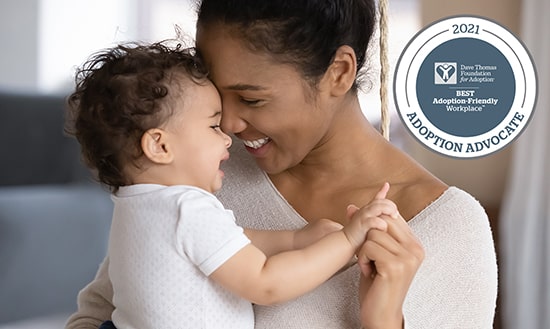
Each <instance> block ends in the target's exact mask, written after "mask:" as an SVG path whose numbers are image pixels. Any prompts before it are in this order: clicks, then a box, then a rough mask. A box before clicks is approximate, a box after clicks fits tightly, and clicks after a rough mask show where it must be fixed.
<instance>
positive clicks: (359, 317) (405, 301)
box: [67, 0, 497, 329]
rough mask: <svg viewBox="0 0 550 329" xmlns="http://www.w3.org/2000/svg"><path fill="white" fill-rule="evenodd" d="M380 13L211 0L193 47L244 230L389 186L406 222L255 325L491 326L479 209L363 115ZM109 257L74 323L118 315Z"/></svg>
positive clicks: (318, 213) (486, 249) (490, 255)
mask: <svg viewBox="0 0 550 329" xmlns="http://www.w3.org/2000/svg"><path fill="white" fill-rule="evenodd" d="M375 16H376V15H375V4H374V3H373V1H371V0H325V1H320V0H317V1H315V0H304V1H295V0H270V1H257V0H235V1H228V0H203V1H202V3H201V6H200V9H199V17H198V22H197V47H198V50H199V52H200V54H201V55H202V56H203V58H204V59H205V61H206V64H207V66H208V67H209V70H210V78H211V79H212V81H213V82H214V84H215V85H216V87H217V89H218V91H219V92H220V94H221V96H222V103H223V117H222V128H223V129H224V130H225V131H226V132H228V133H232V134H234V135H235V137H236V139H235V140H234V143H233V147H232V149H231V152H232V157H231V160H230V161H228V162H227V164H226V165H227V167H226V168H225V172H226V177H227V178H226V180H225V185H224V188H223V189H222V191H221V192H220V193H219V194H218V196H219V197H220V199H221V201H222V203H223V204H224V205H225V206H226V207H227V208H229V209H233V211H234V212H235V215H236V218H237V221H238V223H239V224H240V225H243V226H247V227H253V228H257V229H297V228H300V227H303V226H304V225H305V224H307V222H308V221H311V220H314V219H317V218H331V219H334V220H337V221H339V222H341V223H343V222H345V221H346V218H347V217H346V206H347V205H348V204H350V203H354V204H356V205H358V206H361V205H364V204H366V203H367V202H368V201H369V200H371V199H372V198H373V196H374V195H375V193H376V192H377V189H378V188H379V186H381V185H382V184H383V182H385V181H388V182H390V184H391V186H392V187H391V190H390V192H389V194H388V198H389V199H391V200H392V201H394V202H395V203H396V204H397V205H398V207H399V210H400V213H401V214H402V216H403V217H404V219H405V220H406V221H407V222H408V225H406V224H405V221H391V220H388V226H389V229H388V230H387V231H386V232H370V233H369V234H368V236H367V241H366V242H365V244H364V245H363V247H362V248H361V250H360V252H359V257H364V258H365V259H368V260H370V261H371V262H370V264H371V266H370V267H365V268H363V269H362V270H363V271H361V269H359V267H358V266H351V267H349V268H347V269H344V270H342V271H341V273H339V274H337V275H335V276H334V277H333V278H331V279H330V280H329V281H327V282H326V283H325V284H323V285H322V286H321V287H319V288H317V289H316V290H315V291H313V292H311V293H309V294H306V295H304V296H302V297H300V298H298V299H296V300H294V301H291V302H288V303H285V304H281V305H275V306H262V307H260V306H256V307H255V308H254V313H255V320H256V324H255V327H256V328H333V329H337V328H359V327H360V326H361V325H362V326H363V327H364V328H384V329H388V328H402V327H403V326H404V327H406V328H491V327H492V320H493V316H494V309H495V300H496V286H497V274H496V259H495V253H494V246H493V241H492V236H491V231H490V227H489V224H488V220H487V216H486V215H485V212H484V211H483V208H482V207H481V206H480V205H479V203H478V202H477V201H475V200H474V199H473V198H472V197H471V196H470V195H468V194H467V193H465V192H463V191H461V190H459V189H457V188H455V187H448V186H447V185H445V184H444V183H443V182H441V181H440V180H438V179H437V178H436V177H434V176H433V175H431V174H430V173H429V172H427V171H426V170H425V169H423V168H422V167H421V166H420V165H419V164H417V163H416V162H415V161H414V160H413V159H411V158H409V157H408V156H407V155H406V154H404V153H403V152H401V151H400V150H398V149H396V148H395V147H393V146H392V145H391V144H390V143H388V142H387V141H386V140H385V139H384V138H383V137H382V136H381V135H380V134H379V133H378V132H377V131H376V130H375V129H374V128H373V127H372V126H371V125H370V123H369V122H368V121H367V119H366V118H365V117H364V115H363V112H362V111H361V108H360V105H359V101H358V98H357V89H358V87H359V82H358V81H359V79H358V76H359V70H360V69H361V67H362V66H363V65H364V63H365V58H366V56H365V54H366V51H367V46H368V44H369V41H370V39H371V36H372V32H373V29H374V22H375ZM107 262H108V260H106V261H105V262H104V264H103V265H102V267H101V268H100V270H99V272H98V275H97V277H96V279H95V280H94V281H93V282H92V283H91V284H90V285H89V286H88V287H86V288H85V289H84V290H83V291H82V292H81V293H80V295H79V311H78V312H77V313H75V314H74V315H73V316H72V317H71V319H69V322H68V326H67V327H68V328H84V327H90V328H97V326H98V325H99V324H100V323H101V322H102V321H103V320H107V319H109V318H110V314H111V313H110V312H111V311H112V306H111V303H110V300H111V298H112V288H111V287H110V281H109V278H108V276H107V273H106V271H105V268H106V264H107ZM362 272H363V274H362V275H361V273H362ZM236 275H238V274H236ZM213 316H215V315H213ZM182 325H184V324H182ZM220 327H223V324H220Z"/></svg>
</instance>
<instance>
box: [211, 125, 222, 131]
mask: <svg viewBox="0 0 550 329" xmlns="http://www.w3.org/2000/svg"><path fill="white" fill-rule="evenodd" d="M210 128H212V129H214V130H216V129H220V125H213V126H210Z"/></svg>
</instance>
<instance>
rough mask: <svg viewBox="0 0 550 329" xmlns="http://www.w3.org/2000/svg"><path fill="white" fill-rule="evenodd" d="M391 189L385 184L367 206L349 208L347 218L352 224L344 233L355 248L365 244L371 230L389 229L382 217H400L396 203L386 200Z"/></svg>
mask: <svg viewBox="0 0 550 329" xmlns="http://www.w3.org/2000/svg"><path fill="white" fill-rule="evenodd" d="M389 189H390V185H389V184H388V183H384V185H383V186H382V188H381V189H380V191H378V193H376V196H375V197H374V199H373V200H372V201H371V202H370V203H369V204H367V205H366V206H364V207H362V208H357V207H356V206H355V205H349V206H348V209H347V216H348V218H349V219H350V222H349V223H348V225H346V226H345V227H344V233H345V234H346V237H347V238H348V240H349V241H350V243H351V244H352V245H354V246H355V247H357V248H359V246H361V245H362V244H363V242H364V241H365V239H366V237H367V233H368V231H369V230H370V229H373V228H375V229H379V230H381V231H385V230H386V229H387V227H388V224H387V223H386V221H385V220H383V219H382V218H380V216H382V215H387V216H390V217H393V218H398V217H399V212H398V210H397V206H396V205H395V203H393V202H392V201H390V200H388V199H386V195H387V194H388V191H389Z"/></svg>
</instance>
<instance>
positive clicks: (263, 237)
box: [244, 218, 343, 257]
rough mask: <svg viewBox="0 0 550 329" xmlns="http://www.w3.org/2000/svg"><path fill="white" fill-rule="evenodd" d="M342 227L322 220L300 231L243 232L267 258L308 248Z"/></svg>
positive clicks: (246, 230)
mask: <svg viewBox="0 0 550 329" xmlns="http://www.w3.org/2000/svg"><path fill="white" fill-rule="evenodd" d="M342 227H343V226H342V224H339V223H337V222H334V221H332V220H330V219H325V218H323V219H318V220H316V221H312V222H310V223H309V224H307V225H306V226H305V227H304V228H302V229H300V230H286V231H284V230H280V231H279V230H278V231H274V230H253V229H245V230H244V232H245V234H246V236H247V237H248V238H249V239H250V241H252V244H253V245H254V246H256V247H257V248H258V249H260V250H261V251H262V252H263V253H264V254H265V255H266V256H268V257H269V256H272V255H275V254H278V253H280V252H283V251H289V250H295V249H301V248H304V247H306V246H309V245H310V244H312V243H314V242H316V241H317V240H319V239H320V238H322V237H324V236H325V235H327V234H329V233H332V232H336V231H339V230H341V229H342Z"/></svg>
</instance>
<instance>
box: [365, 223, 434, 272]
mask: <svg viewBox="0 0 550 329" xmlns="http://www.w3.org/2000/svg"><path fill="white" fill-rule="evenodd" d="M382 217H383V218H384V220H385V221H386V222H387V224H388V226H387V229H386V230H385V231H380V230H372V231H369V233H368V235H367V240H366V241H365V243H364V244H363V245H362V246H361V248H360V249H359V252H358V255H357V256H358V261H359V264H360V266H361V270H362V271H363V273H364V274H365V276H368V275H370V274H372V272H373V270H372V268H370V267H371V266H372V265H373V262H374V265H375V267H376V272H378V273H383V274H387V273H386V272H387V271H392V270H391V269H392V268H400V267H403V266H404V267H407V268H410V270H413V271H416V269H417V268H418V266H420V264H421V262H422V260H423V259H424V249H423V247H422V245H421V243H420V242H419V241H418V239H417V238H416V237H415V236H414V234H412V231H411V230H410V228H409V227H408V225H407V224H406V222H405V221H404V220H403V219H402V218H399V219H394V218H391V217H389V216H382ZM369 263H370V264H369Z"/></svg>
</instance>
